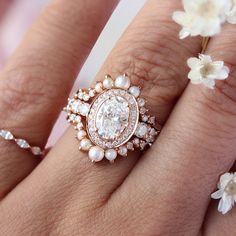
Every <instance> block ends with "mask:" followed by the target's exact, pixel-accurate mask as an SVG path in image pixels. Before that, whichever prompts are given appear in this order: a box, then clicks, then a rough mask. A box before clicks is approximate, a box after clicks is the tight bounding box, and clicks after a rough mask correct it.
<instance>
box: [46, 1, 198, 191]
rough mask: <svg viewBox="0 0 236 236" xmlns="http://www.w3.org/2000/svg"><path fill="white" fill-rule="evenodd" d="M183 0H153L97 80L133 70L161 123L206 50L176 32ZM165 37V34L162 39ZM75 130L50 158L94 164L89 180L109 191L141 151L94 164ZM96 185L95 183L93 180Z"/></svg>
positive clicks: (84, 165)
mask: <svg viewBox="0 0 236 236" xmlns="http://www.w3.org/2000/svg"><path fill="white" fill-rule="evenodd" d="M177 5H178V3H173V1H165V2H163V3H162V2H159V1H158V2H157V1H154V0H151V1H148V2H147V4H146V5H145V7H144V8H143V9H142V10H141V12H140V13H139V14H138V16H137V17H136V19H135V20H134V22H133V23H132V24H131V25H130V26H129V28H128V30H127V31H126V32H125V34H124V35H123V37H122V38H121V39H120V41H119V42H118V44H117V45H116V47H115V48H114V50H113V51H112V53H111V55H110V56H109V57H108V59H107V61H106V62H105V64H104V66H103V67H102V69H101V71H100V72H99V74H98V76H97V77H96V80H101V79H103V78H104V75H105V74H107V73H108V74H111V75H114V76H116V75H119V74H123V73H124V72H127V73H128V74H129V75H130V78H131V80H132V83H133V84H136V85H140V86H141V87H142V88H143V90H142V97H144V98H145V99H146V100H147V107H148V108H149V110H150V113H151V114H155V115H156V116H157V117H158V121H159V122H160V123H161V124H163V123H164V122H165V120H166V118H167V117H168V115H169V112H170V110H171V109H172V107H173V105H174V104H175V102H176V99H177V98H178V96H179V95H180V94H181V93H182V91H183V89H184V88H185V86H186V84H187V79H186V78H185V77H184V73H186V72H187V68H186V65H185V61H186V59H187V58H188V57H189V56H191V55H195V54H197V53H198V52H200V50H201V42H200V40H199V39H195V40H189V41H187V43H186V42H181V44H180V43H179V40H178V38H177V37H175V35H176V33H177V32H178V26H176V25H175V24H174V23H173V22H172V20H171V14H172V12H173V10H174V9H175V8H176V7H178V6H177ZM150 22H152V23H150ZM158 25H159V27H157V26H158ZM145 32H150V33H149V34H146V33H145ZM163 38H164V39H165V40H164V41H163V42H162V39H163ZM177 45H178V46H177ZM172 53H174V54H176V55H179V57H178V59H176V58H173V57H170V54H172ZM166 58H168V59H166ZM180 68H181V69H180ZM182 78H183V79H182ZM74 136H75V133H74V130H73V129H70V130H69V131H68V132H67V133H66V134H65V136H64V137H63V138H62V140H61V141H60V142H59V143H58V144H57V145H56V146H55V148H54V149H53V150H52V152H51V153H50V154H49V158H50V156H51V158H52V157H53V156H60V158H61V160H60V158H57V160H56V159H55V163H54V164H53V166H54V169H55V171H56V168H55V166H58V168H60V166H61V165H62V163H63V161H62V159H64V156H67V161H68V162H70V161H71V162H72V164H75V163H77V168H78V171H80V173H83V172H84V170H85V169H86V170H87V169H88V170H90V174H89V175H91V176H90V178H89V179H90V180H88V181H89V182H91V181H92V180H91V178H92V179H94V184H96V185H97V184H98V183H99V182H100V183H101V184H102V185H103V188H104V194H105V193H108V194H109V193H110V192H111V191H113V189H115V188H116V187H117V185H119V184H120V183H121V182H122V181H123V179H124V178H125V177H126V176H127V174H128V173H129V172H130V170H131V169H132V168H133V166H134V164H135V163H136V161H137V158H138V156H139V155H137V153H135V154H134V155H130V156H129V157H128V158H126V159H124V158H123V159H122V158H120V159H118V160H116V163H115V165H112V166H111V165H110V163H106V162H104V163H103V164H101V165H97V166H96V167H94V166H93V165H91V163H89V162H88V158H87V154H82V153H81V152H78V142H77V140H75V139H74ZM45 165H47V166H42V169H43V168H47V169H51V168H52V166H50V165H48V164H45ZM65 174H66V175H67V173H65ZM71 174H72V173H71ZM111 175H112V176H113V177H112V179H110V180H109V184H107V185H105V186H104V180H106V179H108V178H109V177H110V176H111ZM72 176H73V174H72V175H71V177H72ZM98 176H99V177H98ZM67 177H68V176H67ZM95 179H96V181H95ZM97 182H98V183H97ZM84 184H86V181H85V183H84ZM90 185H91V184H90ZM90 187H91V189H93V188H94V186H93V185H91V186H90ZM78 191H79V190H78Z"/></svg>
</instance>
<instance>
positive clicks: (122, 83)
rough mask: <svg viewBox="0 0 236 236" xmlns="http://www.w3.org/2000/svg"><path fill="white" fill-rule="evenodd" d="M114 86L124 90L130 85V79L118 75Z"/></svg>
mask: <svg viewBox="0 0 236 236" xmlns="http://www.w3.org/2000/svg"><path fill="white" fill-rule="evenodd" d="M115 86H116V87H117V88H122V89H125V90H126V89H128V88H129V87H130V79H129V78H128V77H125V76H118V77H117V78H116V80H115Z"/></svg>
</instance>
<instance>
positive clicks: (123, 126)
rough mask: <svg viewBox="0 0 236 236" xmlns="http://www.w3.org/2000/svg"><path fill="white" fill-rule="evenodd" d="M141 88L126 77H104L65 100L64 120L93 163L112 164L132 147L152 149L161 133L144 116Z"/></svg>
mask: <svg viewBox="0 0 236 236" xmlns="http://www.w3.org/2000/svg"><path fill="white" fill-rule="evenodd" d="M140 93H141V89H140V88H139V87H138V86H132V85H131V82H130V79H129V78H128V76H127V75H122V76H118V77H117V78H116V79H113V78H112V77H111V76H110V75H106V76H105V79H104V80H103V81H102V82H98V83H97V84H96V85H95V86H94V88H89V89H88V90H82V89H80V90H79V91H78V92H77V93H76V94H75V95H74V97H73V98H72V99H70V98H69V99H68V105H67V107H66V108H64V110H65V111H66V112H67V120H68V122H69V123H71V124H72V125H73V126H74V127H75V129H76V130H77V132H78V133H77V139H78V140H79V148H80V150H82V151H86V152H88V157H89V159H90V160H91V161H92V162H99V161H101V160H103V159H104V158H105V159H107V160H109V161H110V162H114V160H115V159H116V158H117V156H118V155H120V156H127V153H128V151H133V150H134V149H135V148H139V149H141V150H144V149H146V148H147V147H149V146H151V145H152V143H153V142H154V141H155V139H156V136H157V135H158V133H159V132H160V130H157V129H156V128H155V117H153V116H150V115H148V114H147V112H148V110H147V109H146V108H145V100H144V99H143V98H140V97H139V96H140Z"/></svg>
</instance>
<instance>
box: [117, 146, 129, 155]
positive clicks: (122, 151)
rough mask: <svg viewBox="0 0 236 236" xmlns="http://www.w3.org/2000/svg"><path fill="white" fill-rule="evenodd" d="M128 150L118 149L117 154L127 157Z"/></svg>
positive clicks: (123, 147)
mask: <svg viewBox="0 0 236 236" xmlns="http://www.w3.org/2000/svg"><path fill="white" fill-rule="evenodd" d="M127 152H128V149H127V148H126V147H125V146H121V147H119V150H118V153H119V154H120V155H121V156H127Z"/></svg>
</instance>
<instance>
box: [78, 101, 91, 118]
mask: <svg viewBox="0 0 236 236" xmlns="http://www.w3.org/2000/svg"><path fill="white" fill-rule="evenodd" d="M89 109H90V105H89V104H88V103H83V104H81V105H80V108H79V112H80V114H81V115H82V116H87V115H88V112H89Z"/></svg>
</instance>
